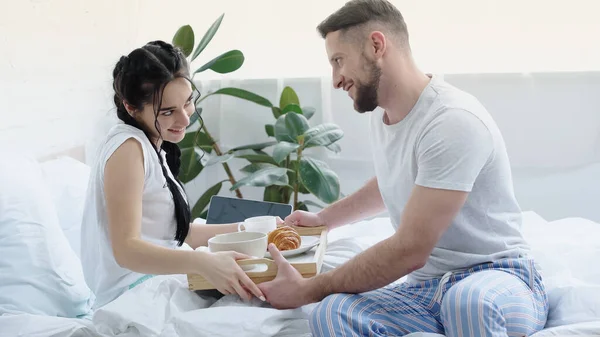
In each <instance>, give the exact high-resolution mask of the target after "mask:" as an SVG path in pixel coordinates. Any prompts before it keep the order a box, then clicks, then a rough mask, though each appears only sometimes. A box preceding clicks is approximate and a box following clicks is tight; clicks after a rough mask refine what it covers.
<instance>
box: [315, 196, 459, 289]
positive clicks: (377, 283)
mask: <svg viewBox="0 0 600 337" xmlns="http://www.w3.org/2000/svg"><path fill="white" fill-rule="evenodd" d="M467 195H468V193H467V192H463V191H451V190H442V189H433V188H427V187H422V186H416V187H415V188H414V189H413V193H412V195H411V197H410V199H409V201H408V203H407V205H406V208H405V210H404V213H403V216H402V221H401V223H400V226H399V228H398V231H397V232H396V233H395V234H394V235H393V236H391V237H390V238H388V239H386V240H383V241H381V242H379V243H378V244H376V245H374V246H373V247H371V248H369V249H367V250H366V251H364V252H363V253H361V254H359V255H358V256H356V257H355V258H353V259H352V260H350V261H348V262H347V263H345V264H344V265H342V266H340V267H338V268H337V269H334V270H333V271H331V272H328V273H324V274H321V275H318V276H316V277H313V278H312V279H307V280H306V282H307V284H306V286H307V287H308V292H309V297H310V298H311V300H312V301H320V300H322V299H323V298H325V297H326V296H327V295H329V294H333V293H362V292H367V291H371V290H374V289H378V288H381V287H383V286H386V285H388V284H390V283H392V282H394V281H396V280H398V279H400V278H401V277H403V276H405V275H407V274H409V273H410V272H412V271H414V270H417V269H419V268H421V267H422V266H423V265H424V264H425V262H426V261H427V258H428V256H429V254H430V253H431V251H432V250H433V248H434V246H435V244H436V242H437V241H438V240H439V239H440V237H441V236H442V234H443V233H444V232H445V231H446V229H447V228H448V227H449V225H450V223H451V222H452V219H453V218H454V217H455V216H456V214H457V213H458V211H459V210H460V208H461V207H462V205H463V204H464V202H465V200H466V198H467Z"/></svg>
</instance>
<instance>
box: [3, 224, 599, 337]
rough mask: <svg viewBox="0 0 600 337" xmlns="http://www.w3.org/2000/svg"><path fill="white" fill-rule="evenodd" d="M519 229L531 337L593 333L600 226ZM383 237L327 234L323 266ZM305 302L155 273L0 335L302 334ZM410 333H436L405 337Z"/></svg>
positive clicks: (377, 229) (365, 228) (358, 231)
mask: <svg viewBox="0 0 600 337" xmlns="http://www.w3.org/2000/svg"><path fill="white" fill-rule="evenodd" d="M524 227H525V234H526V236H527V239H528V240H529V241H530V242H531V243H532V246H533V247H534V254H536V255H537V256H539V259H538V260H539V262H540V264H541V265H542V267H543V268H544V270H543V273H544V277H545V279H546V280H547V284H548V287H549V294H550V300H551V305H552V307H553V308H552V309H551V313H550V316H549V321H548V325H547V329H546V330H544V331H542V332H539V333H538V334H536V335H535V336H536V337H545V336H565V335H575V334H577V335H582V336H583V335H588V336H600V281H599V280H600V271H599V269H598V268H597V264H596V262H595V261H597V259H598V258H599V257H600V245H599V244H598V243H597V242H598V238H599V237H600V224H597V223H594V222H591V221H587V220H584V219H576V218H572V219H564V220H561V221H556V222H551V223H548V222H546V221H544V220H543V219H542V218H540V217H539V216H537V215H536V214H535V213H526V214H525V224H524ZM391 234H392V228H391V225H390V224H389V222H388V220H387V219H383V218H382V219H375V220H371V221H365V222H362V223H358V224H356V225H352V226H345V227H343V228H340V229H337V230H335V231H332V232H331V233H330V234H329V244H328V249H327V251H326V255H325V258H324V265H323V270H324V271H326V270H329V269H331V268H335V267H336V266H338V265H340V264H342V263H343V262H345V261H347V260H348V259H349V258H351V257H352V256H354V255H356V254H357V253H359V252H361V251H362V250H364V249H366V248H367V247H369V246H371V245H372V244H374V243H376V242H378V241H379V240H381V239H383V238H385V237H388V236H389V235H391ZM567 248H568V249H569V252H568V253H567V252H566V249H567ZM313 307H314V305H308V306H305V307H302V308H298V309H294V310H276V309H273V308H270V307H269V305H268V304H266V303H263V302H261V301H260V300H257V299H254V300H253V301H252V302H250V303H244V302H243V301H242V300H240V299H239V298H238V297H237V296H225V297H223V298H221V299H219V300H216V299H215V298H213V297H210V296H203V295H198V294H196V293H191V292H190V291H189V290H188V289H187V282H186V278H185V276H159V277H155V278H153V279H150V280H148V281H146V282H144V283H142V284H141V285H138V286H137V287H136V288H134V289H132V290H130V291H129V292H127V293H126V294H124V295H122V296H121V297H120V298H118V299H117V300H115V301H114V302H112V303H110V304H108V305H107V306H105V307H103V308H101V309H99V310H97V311H96V312H95V313H94V315H93V317H91V318H90V320H84V319H78V320H75V319H58V318H53V317H36V316H32V315H17V316H3V317H0V336H1V337H4V336H10V337H15V336H31V337H42V336H44V337H45V336H56V337H75V336H122V337H138V336H148V337H150V336H165V337H167V336H168V337H171V336H180V337H185V336H198V337H200V336H249V337H251V336H310V330H309V325H308V317H309V313H310V311H311V309H312V308H313ZM416 336H440V335H434V334H413V335H412V337H416Z"/></svg>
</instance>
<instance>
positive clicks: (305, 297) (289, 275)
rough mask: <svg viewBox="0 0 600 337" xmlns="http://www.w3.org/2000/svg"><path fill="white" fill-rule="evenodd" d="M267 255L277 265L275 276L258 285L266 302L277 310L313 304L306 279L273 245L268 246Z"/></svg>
mask: <svg viewBox="0 0 600 337" xmlns="http://www.w3.org/2000/svg"><path fill="white" fill-rule="evenodd" d="M269 253H271V256H272V257H273V261H274V262H275V264H276V265H277V276H275V279H273V280H272V281H269V282H264V283H260V284H259V285H258V288H259V289H260V290H261V292H262V293H263V294H264V295H265V298H266V299H267V302H269V303H270V304H271V305H272V306H273V307H275V308H277V309H294V308H298V307H300V306H303V305H305V304H309V303H311V302H313V301H314V300H313V299H312V298H311V297H312V296H311V295H312V294H310V288H309V281H308V279H305V278H303V277H302V275H301V274H300V273H299V272H298V271H297V270H296V268H294V267H293V266H292V265H291V264H290V263H289V262H288V261H287V260H286V259H285V258H284V257H283V256H282V255H281V253H280V252H279V250H278V249H277V247H275V245H274V244H269Z"/></svg>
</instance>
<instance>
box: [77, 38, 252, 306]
mask: <svg viewBox="0 0 600 337" xmlns="http://www.w3.org/2000/svg"><path fill="white" fill-rule="evenodd" d="M113 80H114V82H113V88H114V91H115V94H114V102H115V105H116V107H117V116H118V117H119V119H120V121H121V122H122V123H118V124H117V125H115V126H114V127H113V128H112V129H111V130H110V131H109V132H108V135H107V136H106V139H105V140H104V142H103V143H102V145H101V147H100V149H99V151H98V153H97V157H96V163H95V166H94V167H93V169H92V172H91V176H90V185H89V188H88V195H87V199H86V206H85V211H84V220H83V226H82V242H83V243H84V244H83V245H82V264H83V269H84V274H85V278H86V281H87V283H88V285H89V286H90V287H91V289H92V290H93V291H94V293H95V295H96V305H95V307H96V308H99V307H101V306H104V305H106V304H107V303H109V302H111V301H113V300H114V299H116V298H117V297H119V296H120V295H121V294H123V293H124V292H125V291H127V290H128V289H131V288H133V287H134V286H135V285H137V284H139V283H141V282H143V281H144V280H146V279H148V278H150V277H152V276H153V275H167V274H188V273H191V274H200V275H202V276H203V277H205V278H206V279H207V280H208V281H210V282H211V283H212V284H214V285H215V286H216V288H217V290H218V291H219V292H220V293H222V294H238V295H239V296H240V297H242V298H244V299H246V300H249V299H250V298H251V296H252V295H253V296H256V297H258V298H260V299H262V300H264V297H263V295H262V293H261V291H260V290H259V289H258V287H257V286H256V284H254V283H253V282H252V281H251V280H250V279H249V278H248V276H247V275H246V274H245V273H244V272H243V271H242V269H241V268H240V267H239V265H238V264H237V263H236V260H239V259H247V258H250V257H249V256H246V255H243V254H239V253H236V252H219V253H209V252H206V251H201V250H198V251H196V250H184V249H179V247H180V246H181V245H182V244H183V243H187V244H188V245H189V246H191V247H192V248H193V249H195V248H197V247H200V246H205V245H207V241H208V239H209V238H211V237H213V236H214V235H216V234H220V233H227V232H234V231H237V224H227V225H212V226H206V225H200V224H190V206H189V204H188V201H187V198H186V195H185V191H184V189H183V185H182V184H181V182H180V181H179V180H178V179H177V176H178V173H179V166H180V155H181V152H180V150H179V147H178V146H177V143H178V142H180V141H181V140H182V139H183V137H184V135H185V130H186V127H187V126H188V125H189V123H190V116H191V115H192V114H193V113H197V112H196V111H195V104H194V99H195V98H196V97H197V95H196V93H195V92H194V90H193V87H192V84H191V80H190V72H189V68H188V64H187V61H186V59H185V56H184V55H183V54H182V53H181V51H180V50H179V49H177V48H175V47H173V46H172V45H170V44H168V43H165V42H162V41H153V42H150V43H148V44H146V45H145V46H143V47H141V48H137V49H135V50H134V51H132V52H131V53H130V54H129V55H128V56H122V57H121V59H120V60H119V62H117V64H116V66H115V69H114V71H113Z"/></svg>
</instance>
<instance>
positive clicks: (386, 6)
mask: <svg viewBox="0 0 600 337" xmlns="http://www.w3.org/2000/svg"><path fill="white" fill-rule="evenodd" d="M371 22H373V23H379V24H381V25H383V26H385V27H387V28H388V29H389V31H390V32H391V33H394V34H396V35H398V37H399V38H400V39H401V40H402V41H403V42H404V43H406V44H407V43H408V31H407V29H406V23H405V22H404V18H403V17H402V14H401V13H400V11H399V10H398V9H397V8H396V7H395V6H394V5H392V4H391V3H390V2H389V1H387V0H351V1H348V2H347V3H346V4H345V5H344V6H343V7H342V8H340V9H338V10H337V11H336V12H334V13H333V14H331V15H330V16H328V17H327V18H326V19H325V20H324V21H323V22H321V23H320V24H319V25H318V26H317V30H318V32H319V34H321V37H323V38H325V37H326V36H327V34H329V33H331V32H335V31H338V30H339V31H341V32H342V33H345V32H347V31H348V30H350V29H352V28H355V27H359V26H364V25H366V24H368V23H371Z"/></svg>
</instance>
